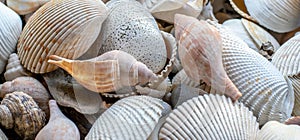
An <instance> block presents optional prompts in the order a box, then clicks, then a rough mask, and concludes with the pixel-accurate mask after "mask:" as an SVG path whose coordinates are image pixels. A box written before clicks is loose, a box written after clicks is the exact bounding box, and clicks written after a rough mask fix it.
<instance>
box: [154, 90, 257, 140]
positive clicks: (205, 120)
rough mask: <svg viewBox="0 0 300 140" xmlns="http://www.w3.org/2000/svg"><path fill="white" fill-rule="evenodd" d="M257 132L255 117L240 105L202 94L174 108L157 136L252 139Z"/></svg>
mask: <svg viewBox="0 0 300 140" xmlns="http://www.w3.org/2000/svg"><path fill="white" fill-rule="evenodd" d="M258 132H259V128H258V123H257V122H256V118H255V117H254V116H253V113H252V112H251V111H249V110H248V108H247V107H245V106H244V105H243V104H241V103H232V101H231V100H230V99H229V98H226V97H225V96H220V95H213V94H205V95H204V96H198V97H194V98H192V99H190V100H188V101H186V102H184V103H183V104H181V105H180V106H178V107H177V108H176V109H174V110H173V111H172V112H171V113H170V114H169V116H168V117H167V119H166V122H165V124H164V125H163V126H162V128H161V130H160V133H159V139H255V138H256V136H257V134H258Z"/></svg>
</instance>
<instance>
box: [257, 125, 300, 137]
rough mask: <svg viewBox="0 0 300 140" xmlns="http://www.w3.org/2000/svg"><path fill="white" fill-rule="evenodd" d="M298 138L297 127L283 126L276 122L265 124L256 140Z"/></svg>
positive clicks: (298, 130)
mask: <svg viewBox="0 0 300 140" xmlns="http://www.w3.org/2000/svg"><path fill="white" fill-rule="evenodd" d="M299 138H300V126H299V125H285V124H282V123H279V122H276V121H269V122H268V123H266V124H265V125H264V126H263V127H262V128H261V130H260V131H259V133H258V136H257V140H298V139H299Z"/></svg>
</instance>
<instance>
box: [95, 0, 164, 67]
mask: <svg viewBox="0 0 300 140" xmlns="http://www.w3.org/2000/svg"><path fill="white" fill-rule="evenodd" d="M106 5H107V7H108V8H109V9H110V13H109V15H108V17H107V19H106V20H105V22H104V23H103V28H102V30H101V37H102V40H103V43H102V47H101V48H100V52H99V55H101V54H103V53H105V52H108V51H111V50H122V51H125V52H127V53H129V54H131V55H132V56H134V57H135V58H136V59H137V60H138V61H141V62H142V63H144V64H145V65H147V67H149V68H150V69H151V70H152V71H153V72H154V73H158V72H159V71H161V70H162V69H163V68H164V66H165V64H166V62H167V50H166V46H165V43H164V41H163V38H162V36H161V33H160V31H159V29H158V26H157V24H156V21H155V19H154V18H153V16H152V15H151V14H150V13H149V12H148V11H147V9H145V8H144V7H143V6H142V5H141V4H140V3H139V2H137V1H135V0H111V1H109V2H108V3H107V4H106Z"/></svg>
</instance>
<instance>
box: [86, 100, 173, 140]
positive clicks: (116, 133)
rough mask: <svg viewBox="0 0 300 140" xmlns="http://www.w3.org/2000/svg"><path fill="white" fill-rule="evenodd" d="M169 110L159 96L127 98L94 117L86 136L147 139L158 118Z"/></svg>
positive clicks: (113, 139) (112, 139)
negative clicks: (94, 120)
mask: <svg viewBox="0 0 300 140" xmlns="http://www.w3.org/2000/svg"><path fill="white" fill-rule="evenodd" d="M170 111H171V108H170V106H169V105H168V104H167V103H165V102H163V101H162V100H160V99H156V98H152V97H149V96H131V97H126V98H124V99H121V100H119V101H118V102H116V103H115V104H113V105H112V106H111V107H110V108H109V109H108V110H106V111H105V112H104V113H103V114H102V115H101V116H100V117H99V118H98V119H97V120H96V122H95V123H94V125H93V126H92V128H91V129H90V131H89V133H88V134H87V136H86V137H85V139H86V140H92V139H93V140H94V139H111V140H116V139H147V138H148V137H149V135H150V134H151V132H152V131H153V130H154V128H155V126H156V124H157V123H158V121H159V119H160V118H161V117H163V116H165V115H166V114H167V113H168V112H170Z"/></svg>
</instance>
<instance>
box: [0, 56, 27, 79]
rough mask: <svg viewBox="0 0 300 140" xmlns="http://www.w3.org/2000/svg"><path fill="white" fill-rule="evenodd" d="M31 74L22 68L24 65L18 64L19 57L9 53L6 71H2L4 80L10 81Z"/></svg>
mask: <svg viewBox="0 0 300 140" xmlns="http://www.w3.org/2000/svg"><path fill="white" fill-rule="evenodd" d="M31 75H32V73H31V72H29V71H27V70H26V69H24V67H23V66H22V65H21V64H20V60H19V57H18V55H17V54H16V53H12V54H10V55H9V58H8V63H7V65H6V71H5V73H4V78H5V80H6V81H12V80H14V79H16V78H17V77H21V76H31Z"/></svg>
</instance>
